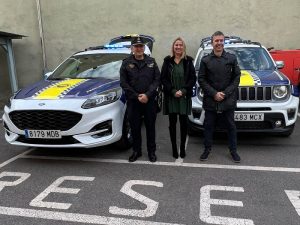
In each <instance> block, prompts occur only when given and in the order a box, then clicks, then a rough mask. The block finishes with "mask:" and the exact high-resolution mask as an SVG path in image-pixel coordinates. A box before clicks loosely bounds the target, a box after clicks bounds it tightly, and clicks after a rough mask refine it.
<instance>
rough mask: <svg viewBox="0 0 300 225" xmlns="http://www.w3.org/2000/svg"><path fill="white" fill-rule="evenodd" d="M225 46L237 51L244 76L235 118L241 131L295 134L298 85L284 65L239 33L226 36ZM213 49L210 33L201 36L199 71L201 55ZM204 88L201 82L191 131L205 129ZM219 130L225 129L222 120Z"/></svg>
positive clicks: (258, 44)
mask: <svg viewBox="0 0 300 225" xmlns="http://www.w3.org/2000/svg"><path fill="white" fill-rule="evenodd" d="M224 48H225V50H226V51H227V52H230V53H233V54H234V55H236V57H237V60H238V63H239V66H240V69H241V79H240V84H239V90H238V96H237V99H238V102H237V108H236V110H235V121H236V126H237V129H238V131H240V132H267V133H269V132H270V133H278V134H280V135H282V136H289V135H291V134H292V132H293V130H294V126H295V122H296V119H297V112H298V106H299V98H298V97H297V96H299V94H298V88H297V87H296V86H293V85H291V83H290V81H289V79H288V78H287V77H286V76H285V75H284V74H283V73H281V72H280V71H279V70H278V69H280V68H282V67H283V65H282V64H281V63H280V62H274V61H273V59H272V58H271V56H270V54H269V52H268V51H267V49H266V48H265V47H263V46H262V45H261V44H260V43H258V42H252V41H250V40H243V39H241V38H240V37H236V36H227V37H225V44H224ZM211 51H212V46H211V40H210V37H207V38H203V39H202V40H201V44H200V48H199V50H198V52H197V55H196V58H195V61H194V65H195V69H196V71H197V72H198V71H199V67H200V62H201V58H202V57H203V56H205V55H207V54H209V53H210V52H211ZM202 98H203V91H202V90H201V87H199V85H198V84H197V85H196V87H195V89H194V97H193V98H192V114H191V115H190V116H189V134H194V133H195V132H197V131H200V130H202V129H203V121H204V110H203V109H202ZM217 130H222V125H221V123H220V124H219V126H218V127H217Z"/></svg>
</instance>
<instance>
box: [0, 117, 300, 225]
mask: <svg viewBox="0 0 300 225" xmlns="http://www.w3.org/2000/svg"><path fill="white" fill-rule="evenodd" d="M299 117H300V116H299ZM157 124H158V125H157V130H158V134H157V143H158V151H157V153H158V162H157V163H150V162H148V159H147V154H146V152H145V148H144V155H143V156H142V157H141V159H140V160H138V161H137V162H135V163H128V161H127V159H128V156H129V154H130V153H131V152H130V151H121V150H118V149H116V148H115V147H114V146H107V147H103V148H98V149H92V150H91V149H69V150H65V149H34V148H23V147H16V146H10V145H8V144H6V143H5V141H4V137H3V130H2V129H1V130H0V148H1V151H0V157H1V161H0V220H1V225H2V224H3V225H11V224H22V225H23V224H25V225H27V224H28V225H33V224H39V225H40V224H47V225H48V224H49V225H50V224H63V225H66V224H76V223H77V224H131V225H133V224H143V225H144V224H157V225H158V224H159V225H162V224H191V225H194V224H228V225H235V224H236V225H246V224H256V225H258V224H261V225H297V224H300V166H299V161H300V143H299V138H300V120H298V122H297V125H296V129H295V132H294V133H293V135H292V136H290V137H289V138H281V137H275V136H266V135H264V136H258V135H239V138H238V143H239V152H240V154H241V157H242V160H243V161H242V163H241V164H235V163H233V162H232V161H231V159H230V157H229V154H228V152H227V149H226V143H227V141H226V138H225V137H224V135H223V134H220V135H217V136H216V141H215V145H214V149H213V153H212V155H211V157H210V158H209V160H208V161H207V162H205V163H203V162H200V161H199V156H200V153H201V151H202V137H201V136H198V137H189V140H188V145H187V149H188V151H187V157H186V158H185V159H184V160H181V159H179V160H174V159H173V158H172V157H171V148H170V142H169V137H168V132H167V119H166V118H165V117H163V116H162V115H160V116H159V118H158V123H157Z"/></svg>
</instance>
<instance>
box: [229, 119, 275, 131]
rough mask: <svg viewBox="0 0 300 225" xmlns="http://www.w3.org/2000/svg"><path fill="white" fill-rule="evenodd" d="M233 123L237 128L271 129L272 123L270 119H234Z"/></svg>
mask: <svg viewBox="0 0 300 225" xmlns="http://www.w3.org/2000/svg"><path fill="white" fill-rule="evenodd" d="M235 124H236V128H237V129H238V130H264V129H273V125H272V123H271V122H270V121H252V122H243V121H236V122H235Z"/></svg>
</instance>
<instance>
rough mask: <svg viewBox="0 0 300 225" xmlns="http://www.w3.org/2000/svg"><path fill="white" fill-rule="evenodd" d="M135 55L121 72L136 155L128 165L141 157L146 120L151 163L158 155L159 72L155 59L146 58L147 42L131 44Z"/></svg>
mask: <svg viewBox="0 0 300 225" xmlns="http://www.w3.org/2000/svg"><path fill="white" fill-rule="evenodd" d="M131 50H132V53H133V54H132V55H130V56H129V57H128V58H127V59H125V60H124V61H123V63H122V66H121V69H120V82H121V87H122V88H123V90H124V91H125V95H126V98H127V112H128V117H129V123H130V127H131V133H132V138H133V153H132V155H131V156H130V157H129V162H134V161H136V160H137V159H138V158H139V157H141V156H142V149H141V145H142V137H141V124H142V119H143V118H144V122H145V127H146V136H147V150H148V158H149V160H150V162H155V161H156V160H157V158H156V155H155V151H156V143H155V120H156V110H157V109H156V107H157V105H156V99H155V98H156V95H157V91H156V90H157V88H158V86H159V85H160V72H159V69H158V66H157V64H156V62H155V59H154V58H151V57H149V56H147V55H146V54H144V51H145V41H144V39H143V38H142V37H140V36H137V37H135V38H133V39H132V42H131Z"/></svg>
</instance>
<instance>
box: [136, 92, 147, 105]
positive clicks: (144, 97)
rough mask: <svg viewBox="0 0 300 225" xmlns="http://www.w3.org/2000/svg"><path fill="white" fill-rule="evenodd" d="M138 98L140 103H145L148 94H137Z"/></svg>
mask: <svg viewBox="0 0 300 225" xmlns="http://www.w3.org/2000/svg"><path fill="white" fill-rule="evenodd" d="M138 100H139V101H140V102H141V103H147V102H148V96H147V95H145V94H139V97H138Z"/></svg>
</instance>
